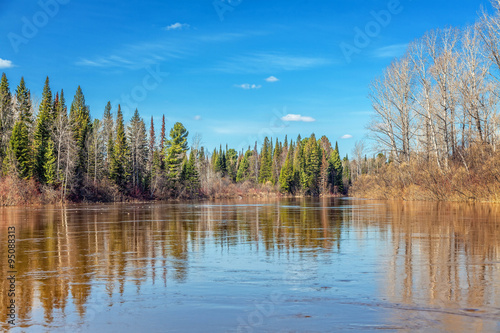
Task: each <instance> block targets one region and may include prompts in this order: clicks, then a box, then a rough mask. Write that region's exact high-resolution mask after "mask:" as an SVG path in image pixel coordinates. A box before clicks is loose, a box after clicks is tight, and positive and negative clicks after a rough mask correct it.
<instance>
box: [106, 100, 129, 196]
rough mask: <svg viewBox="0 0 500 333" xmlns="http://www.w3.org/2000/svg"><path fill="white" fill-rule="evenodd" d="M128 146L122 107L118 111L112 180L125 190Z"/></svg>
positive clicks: (111, 172) (112, 159)
mask: <svg viewBox="0 0 500 333" xmlns="http://www.w3.org/2000/svg"><path fill="white" fill-rule="evenodd" d="M128 154H129V150H128V146H127V138H126V136H125V126H124V124H123V114H122V110H121V107H120V105H118V110H117V111H116V137H115V142H114V146H113V155H112V158H111V170H110V175H109V176H110V179H111V180H112V181H113V182H114V183H115V184H116V185H118V186H119V187H121V188H125V186H126V181H127V178H128V175H129V173H128V165H127V161H128Z"/></svg>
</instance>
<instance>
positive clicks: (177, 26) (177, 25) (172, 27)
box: [163, 22, 189, 31]
mask: <svg viewBox="0 0 500 333" xmlns="http://www.w3.org/2000/svg"><path fill="white" fill-rule="evenodd" d="M184 28H189V24H187V23H179V22H177V23H174V24H171V25H169V26H166V27H165V28H163V29H164V30H167V31H168V30H181V29H184Z"/></svg>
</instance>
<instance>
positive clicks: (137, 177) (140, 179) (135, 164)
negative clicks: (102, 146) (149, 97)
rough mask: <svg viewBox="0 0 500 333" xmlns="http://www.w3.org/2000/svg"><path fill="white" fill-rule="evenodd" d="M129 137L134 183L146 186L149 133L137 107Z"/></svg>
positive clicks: (142, 186) (141, 186) (129, 127)
mask: <svg viewBox="0 0 500 333" xmlns="http://www.w3.org/2000/svg"><path fill="white" fill-rule="evenodd" d="M128 139H129V147H130V160H131V164H132V165H131V167H132V170H131V171H132V185H133V186H134V187H139V188H141V189H143V188H144V180H145V173H146V167H147V165H146V161H147V158H148V154H147V146H148V142H147V134H146V125H145V124H144V120H143V119H142V118H141V117H140V116H139V111H138V110H137V109H135V112H134V116H133V117H132V119H131V120H130V125H129V126H128Z"/></svg>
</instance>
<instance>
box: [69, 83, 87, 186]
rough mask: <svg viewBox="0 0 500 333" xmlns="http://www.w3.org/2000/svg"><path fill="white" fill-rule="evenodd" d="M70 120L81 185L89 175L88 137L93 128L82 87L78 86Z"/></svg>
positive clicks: (78, 179) (78, 178)
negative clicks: (84, 177) (86, 175)
mask: <svg viewBox="0 0 500 333" xmlns="http://www.w3.org/2000/svg"><path fill="white" fill-rule="evenodd" d="M69 120H70V123H71V127H72V131H73V138H74V140H75V142H76V149H77V152H76V154H77V160H76V176H77V183H78V184H80V183H81V181H82V180H83V174H84V173H87V154H88V147H87V137H88V135H89V133H90V129H91V126H92V125H91V121H90V112H89V108H88V106H87V105H86V104H85V96H84V95H83V92H82V88H81V87H80V86H78V88H77V90H76V93H75V97H74V99H73V103H71V109H70V113H69Z"/></svg>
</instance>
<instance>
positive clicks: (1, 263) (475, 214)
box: [0, 198, 500, 329]
mask: <svg viewBox="0 0 500 333" xmlns="http://www.w3.org/2000/svg"><path fill="white" fill-rule="evenodd" d="M499 209H500V208H498V207H497V206H490V205H464V204H443V203H407V202H392V203H391V202H384V203H383V202H372V201H362V202H358V201H352V200H348V201H346V200H339V199H326V198H325V199H320V200H317V199H283V200H281V201H259V202H255V201H254V202H245V201H238V202H236V204H235V202H219V203H217V204H213V203H212V204H208V203H189V204H181V203H179V204H114V205H89V206H86V205H74V206H73V205H72V206H67V207H63V208H60V207H46V208H27V209H23V208H2V209H0V217H1V221H2V222H0V223H1V224H0V226H1V227H2V228H6V226H7V225H15V226H16V229H17V240H18V241H17V261H16V268H17V271H18V275H17V277H18V281H17V286H16V287H17V297H16V304H17V305H18V306H17V315H18V319H19V326H21V327H27V326H29V325H30V320H31V317H32V316H33V315H34V313H35V312H36V309H37V308H38V307H40V306H41V307H42V308H43V313H44V321H45V322H46V323H48V324H50V323H52V322H53V321H55V320H56V319H57V318H58V317H59V319H60V317H64V316H63V315H62V314H64V313H65V312H67V311H73V310H72V309H69V307H70V304H72V306H74V308H75V309H74V311H76V313H77V314H78V315H79V316H80V318H81V319H82V320H84V319H85V316H86V311H87V309H86V307H87V305H88V303H89V300H90V298H91V297H93V296H92V295H93V294H95V293H96V292H98V291H97V290H98V288H97V287H96V286H101V285H102V286H103V288H102V290H103V294H104V295H105V299H106V306H108V307H109V306H113V303H114V300H113V296H114V295H121V296H123V295H124V294H125V293H126V291H128V290H133V291H135V292H136V293H140V292H141V288H142V287H143V286H145V285H148V284H151V285H155V287H157V288H168V283H167V281H169V280H170V281H173V282H175V283H183V282H186V281H187V279H188V274H189V270H190V260H192V256H194V255H204V254H205V253H206V252H208V251H209V249H218V251H228V252H230V251H236V250H238V249H239V250H241V249H244V250H245V251H247V252H248V251H250V253H258V252H262V253H264V254H265V255H266V256H267V257H270V258H272V257H273V256H284V257H285V258H288V260H290V261H292V260H295V259H293V257H292V256H290V255H291V254H298V255H299V257H300V258H302V256H303V254H304V253H307V255H308V258H311V257H314V256H315V255H320V254H322V253H335V252H339V251H340V249H341V239H342V237H343V235H344V237H345V235H348V234H349V233H354V235H359V237H358V238H359V239H360V240H363V232H364V231H366V230H371V229H374V230H377V232H378V234H379V235H380V237H381V238H384V239H386V240H387V241H388V242H389V243H390V244H391V249H392V250H391V253H390V254H389V259H390V260H389V264H388V266H387V267H384V268H383V271H384V272H387V273H386V275H387V276H386V278H384V282H383V285H382V289H383V291H382V294H384V295H387V296H388V297H389V298H390V300H391V301H392V302H394V303H402V304H406V305H416V304H417V305H419V304H426V306H429V307H446V308H457V309H462V308H476V307H477V308H480V307H485V306H486V307H496V308H498V307H500V304H499V299H500V297H499V292H498V284H495V283H494V281H499V280H500V271H499V270H498V261H499V258H500V251H499V248H500V221H499V219H500V215H499V213H500V211H499ZM7 221H8V222H7ZM6 239H7V237H6V235H5V234H4V233H2V234H1V235H0V244H6V243H7V242H6ZM6 250H7V249H6V247H5V246H2V247H1V249H0V256H1V257H2V258H5V256H6ZM289 256H290V257H289ZM495 263H496V264H495ZM384 264H385V263H384ZM0 270H2V271H3V272H6V271H7V267H6V261H5V260H0ZM94 289H95V290H94ZM7 290H8V285H7V281H6V279H2V280H1V282H0V302H1V304H7V301H8V296H7ZM464 311H465V310H464ZM443 316H444V317H446V315H445V314H444V315H443ZM6 319H7V318H6V312H4V311H0V320H1V321H2V323H6ZM456 322H459V321H453V323H456ZM2 325H4V324H2ZM450 325H452V326H450V327H451V328H453V327H455V326H453V325H455V324H450ZM457 325H458V324H457ZM4 328H5V326H4ZM447 329H449V327H447Z"/></svg>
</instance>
